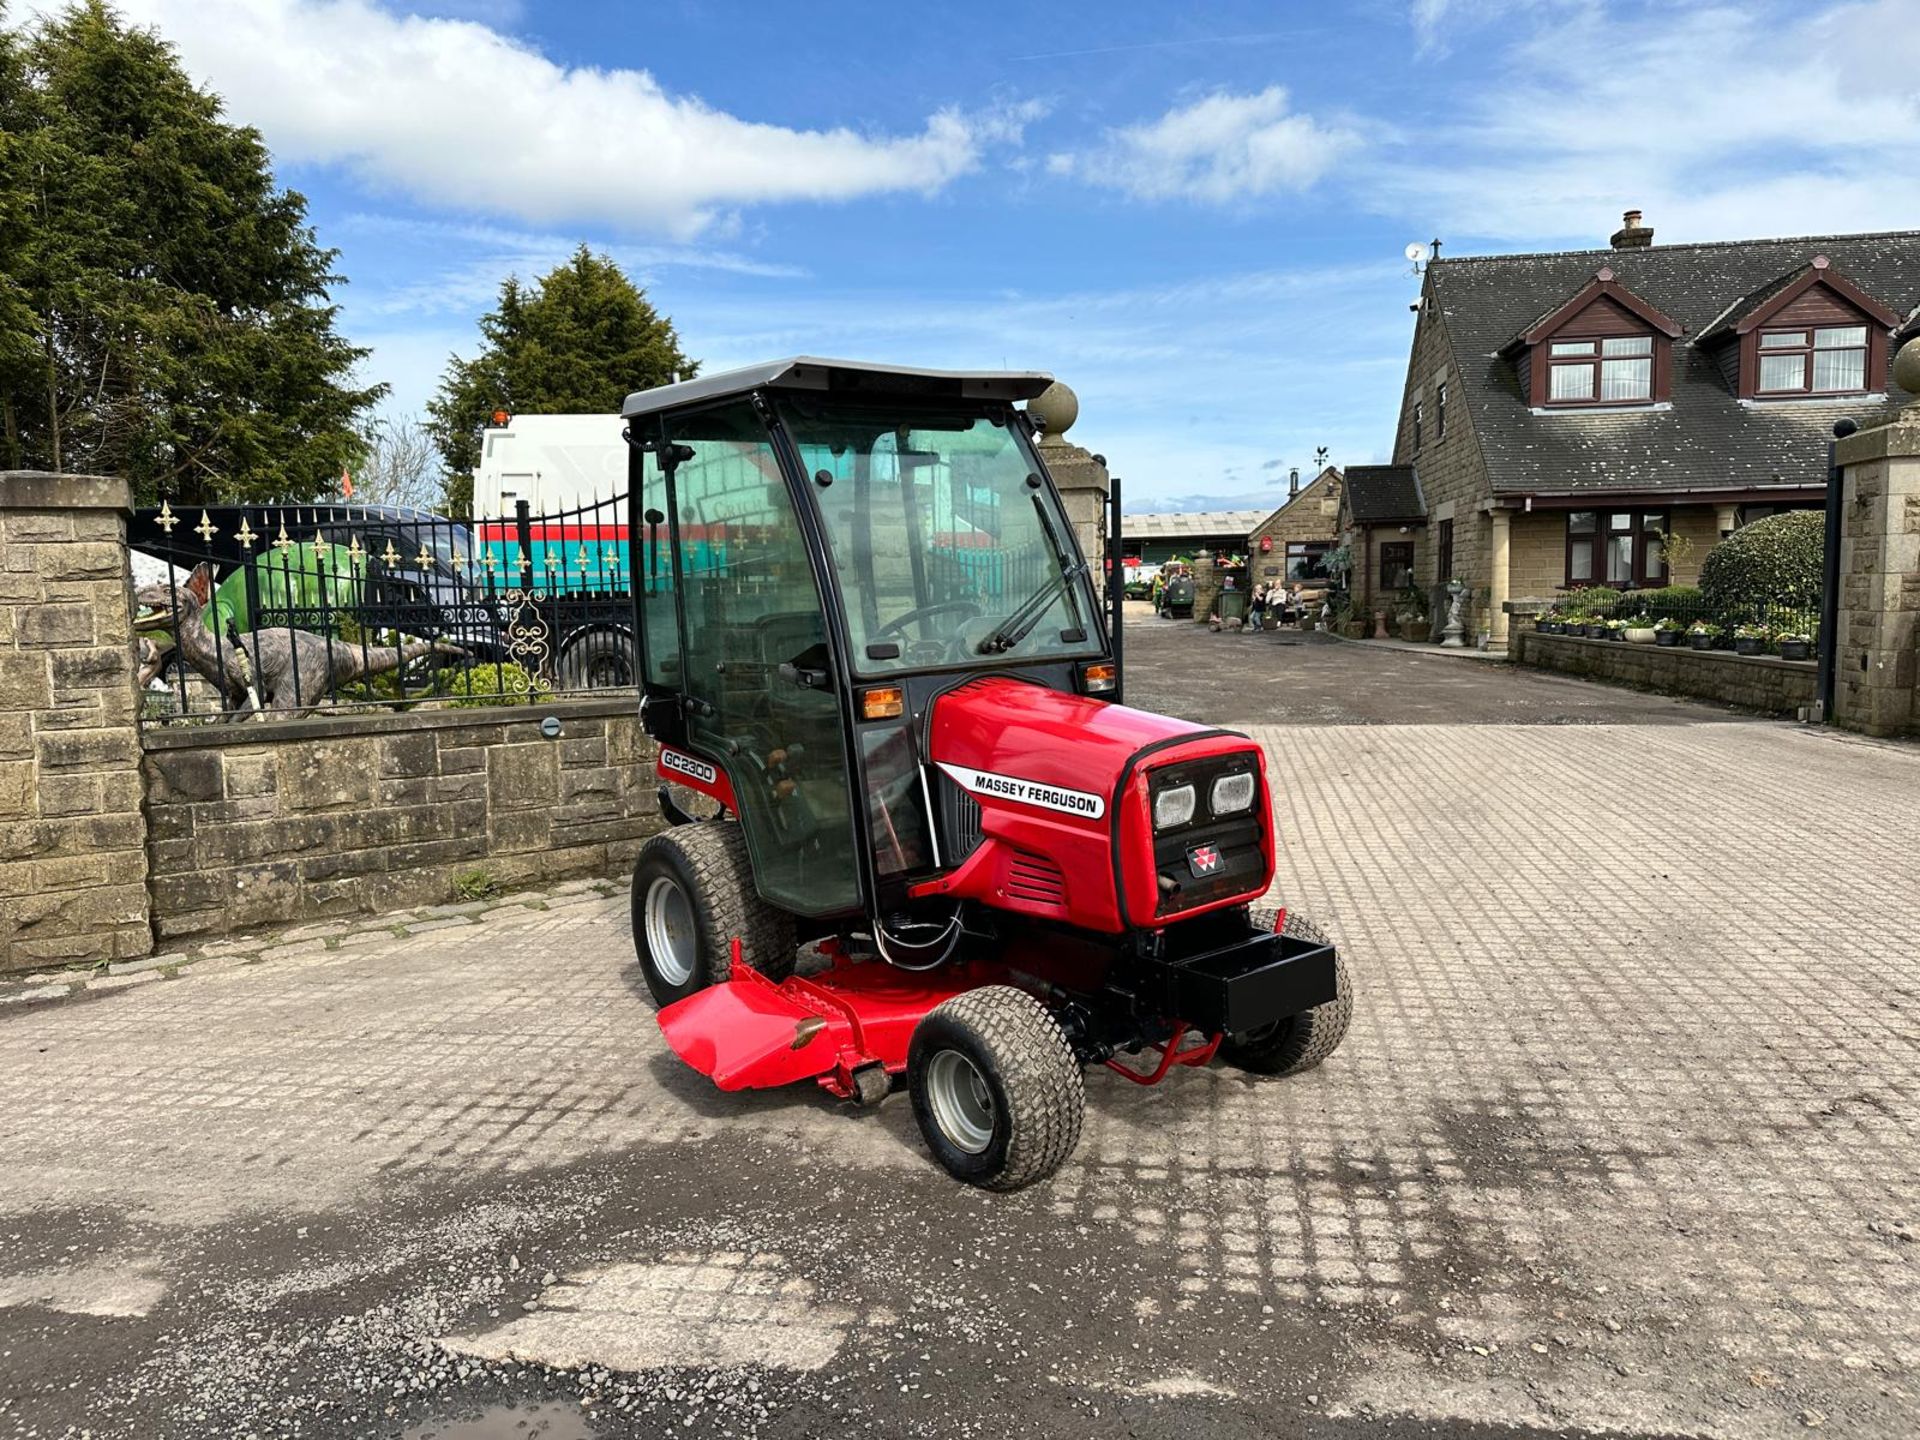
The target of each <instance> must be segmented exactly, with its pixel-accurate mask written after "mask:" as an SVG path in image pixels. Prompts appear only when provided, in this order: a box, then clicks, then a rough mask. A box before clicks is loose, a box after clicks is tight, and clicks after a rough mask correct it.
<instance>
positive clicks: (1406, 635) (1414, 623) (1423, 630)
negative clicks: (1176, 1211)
mask: <svg viewBox="0 0 1920 1440" xmlns="http://www.w3.org/2000/svg"><path fill="white" fill-rule="evenodd" d="M1431 633H1432V631H1431V627H1429V626H1428V624H1427V617H1426V616H1424V615H1402V616H1401V617H1400V638H1401V639H1402V640H1412V641H1416V642H1424V641H1425V640H1426V639H1427V638H1428V636H1429V635H1430V634H1431Z"/></svg>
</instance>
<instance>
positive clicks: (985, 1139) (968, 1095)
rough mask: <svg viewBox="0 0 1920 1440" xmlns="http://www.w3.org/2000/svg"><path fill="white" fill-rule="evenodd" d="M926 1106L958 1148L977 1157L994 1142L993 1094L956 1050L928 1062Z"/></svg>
mask: <svg viewBox="0 0 1920 1440" xmlns="http://www.w3.org/2000/svg"><path fill="white" fill-rule="evenodd" d="M927 1104H928V1106H929V1107H930V1108H931V1109H932V1110H933V1122H934V1124H936V1125H938V1126H939V1127H940V1133H941V1134H942V1135H944V1136H946V1137H947V1139H948V1140H950V1141H951V1142H953V1144H954V1146H955V1147H957V1148H958V1149H961V1150H964V1151H966V1152H967V1154H969V1155H978V1154H980V1152H981V1151H983V1150H985V1149H986V1148H987V1146H989V1145H991V1144H992V1143H993V1121H994V1108H993V1092H992V1091H991V1090H989V1089H988V1088H987V1079H986V1076H984V1075H982V1074H981V1073H980V1071H979V1069H978V1068H977V1067H976V1066H975V1065H974V1063H973V1061H971V1060H969V1059H968V1058H967V1057H966V1056H965V1055H962V1054H961V1053H960V1052H959V1051H958V1050H942V1051H941V1052H940V1053H939V1054H938V1055H935V1056H934V1057H933V1059H932V1060H931V1061H929V1062H928V1064H927Z"/></svg>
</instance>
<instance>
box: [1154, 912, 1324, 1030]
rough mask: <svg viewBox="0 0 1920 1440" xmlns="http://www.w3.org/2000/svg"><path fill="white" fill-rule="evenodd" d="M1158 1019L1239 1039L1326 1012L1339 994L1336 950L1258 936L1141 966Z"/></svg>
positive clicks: (1289, 937) (1283, 937)
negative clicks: (1162, 1015)
mask: <svg viewBox="0 0 1920 1440" xmlns="http://www.w3.org/2000/svg"><path fill="white" fill-rule="evenodd" d="M1146 979H1147V985H1146V987H1145V988H1146V989H1147V990H1148V992H1149V993H1150V994H1151V995H1153V997H1154V998H1155V999H1156V1000H1157V1002H1158V1004H1159V1006H1160V1008H1161V1009H1162V1011H1163V1013H1165V1014H1166V1015H1168V1016H1169V1017H1171V1018H1173V1019H1177V1020H1184V1021H1185V1022H1186V1023H1187V1024H1189V1025H1191V1026H1193V1027H1194V1028H1195V1029H1196V1030H1200V1031H1203V1032H1205V1033H1207V1034H1215V1033H1217V1032H1219V1031H1223V1030H1224V1031H1226V1032H1227V1033H1228V1034H1241V1033H1244V1032H1246V1031H1249V1030H1257V1029H1259V1028H1261V1027H1262V1026H1265V1025H1271V1024H1273V1023H1274V1022H1275V1021H1277V1020H1284V1019H1286V1018H1287V1017H1288V1016H1289V1015H1298V1014H1299V1013H1300V1012H1301V1011H1303V1010H1311V1009H1312V1008H1313V1007H1314V1006H1316V1005H1324V1004H1326V1003H1327V1002H1328V1001H1330V1000H1332V999H1333V998H1334V996H1335V995H1336V993H1337V983H1336V981H1335V978H1334V952H1333V946H1332V945H1330V944H1328V943H1326V942H1325V941H1320V940H1309V939H1303V938H1301V937H1299V936H1294V935H1275V934H1271V933H1267V932H1260V931H1256V932H1254V933H1252V934H1249V935H1246V936H1245V937H1244V938H1242V939H1240V940H1236V941H1233V942H1231V943H1229V944H1225V945H1219V946H1216V947H1214V948H1211V949H1205V950H1201V951H1199V952H1197V953H1195V954H1192V955H1188V956H1184V957H1181V956H1173V957H1163V958H1159V959H1150V960H1148V961H1147V962H1146Z"/></svg>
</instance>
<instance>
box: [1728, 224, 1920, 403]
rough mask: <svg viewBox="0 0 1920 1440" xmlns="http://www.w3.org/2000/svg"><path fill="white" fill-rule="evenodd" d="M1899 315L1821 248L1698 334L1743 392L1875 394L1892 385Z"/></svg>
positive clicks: (1768, 396) (1759, 395)
mask: <svg viewBox="0 0 1920 1440" xmlns="http://www.w3.org/2000/svg"><path fill="white" fill-rule="evenodd" d="M1898 324H1899V316H1898V315H1897V313H1896V312H1895V311H1894V310H1892V309H1891V308H1890V307H1888V306H1887V305H1886V304H1884V303H1883V302H1881V301H1879V300H1877V299H1875V298H1874V297H1873V296H1871V295H1869V294H1868V293H1867V292H1866V291H1864V290H1862V289H1861V288H1860V287H1859V286H1858V285H1856V284H1854V283H1853V282H1852V281H1851V280H1849V279H1847V277H1846V276H1844V275H1842V274H1840V272H1839V271H1837V270H1835V269H1834V268H1833V266H1832V265H1831V264H1830V263H1829V262H1828V260H1827V257H1826V256H1824V255H1815V256H1814V257H1813V258H1812V259H1811V260H1809V261H1808V262H1807V263H1806V264H1805V265H1802V266H1801V267H1800V268H1799V269H1798V270H1793V271H1790V272H1788V273H1787V274H1785V275H1782V276H1780V277H1779V278H1777V279H1775V280H1771V281H1769V282H1768V283H1767V284H1765V285H1763V286H1762V287H1761V288H1760V289H1759V290H1757V291H1755V292H1754V293H1753V294H1751V295H1749V296H1747V297H1746V298H1745V299H1743V300H1740V301H1736V302H1735V303H1734V304H1733V305H1730V306H1729V307H1728V308H1727V311H1726V313H1725V314H1724V315H1723V316H1722V317H1721V318H1720V319H1719V320H1717V321H1715V322H1714V323H1713V324H1712V325H1709V326H1708V327H1707V328H1706V329H1705V330H1704V331H1702V332H1701V335H1700V340H1699V344H1700V348H1701V350H1702V351H1703V353H1705V354H1707V355H1710V356H1712V357H1713V358H1714V359H1715V360H1716V362H1717V363H1718V364H1719V366H1720V369H1721V373H1722V374H1724V375H1725V376H1726V377H1727V382H1728V384H1729V385H1730V386H1733V387H1735V393H1736V394H1738V395H1739V397H1740V398H1741V399H1742V400H1748V401H1756V402H1758V401H1767V400H1793V399H1797V398H1800V397H1802V396H1827V395H1870V394H1872V393H1873V392H1874V391H1876V390H1884V389H1886V385H1887V337H1888V335H1889V334H1890V333H1891V332H1892V330H1893V329H1894V328H1895V327H1896V326H1897V325H1898Z"/></svg>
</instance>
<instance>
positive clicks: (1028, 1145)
mask: <svg viewBox="0 0 1920 1440" xmlns="http://www.w3.org/2000/svg"><path fill="white" fill-rule="evenodd" d="M943 1052H957V1053H958V1054H959V1055H960V1056H962V1057H964V1058H965V1061H966V1063H967V1065H968V1066H970V1067H971V1070H972V1072H973V1074H974V1075H975V1076H977V1078H978V1079H979V1081H981V1082H984V1088H985V1091H986V1092H987V1094H988V1096H990V1100H991V1104H990V1109H991V1116H990V1119H989V1121H988V1124H987V1129H988V1130H989V1132H990V1136H989V1138H988V1139H987V1140H986V1143H985V1144H984V1146H982V1147H981V1148H979V1149H977V1150H969V1149H967V1148H965V1146H964V1145H962V1144H960V1143H956V1141H955V1139H954V1138H953V1136H952V1135H951V1134H950V1133H949V1130H948V1129H947V1128H945V1127H943V1124H942V1121H941V1119H940V1118H939V1115H938V1113H937V1107H936V1100H935V1096H934V1094H933V1093H932V1092H933V1091H934V1088H935V1086H937V1084H938V1083H939V1082H938V1076H937V1073H936V1072H937V1070H938V1068H939V1067H940V1066H942V1065H949V1066H950V1065H951V1063H952V1062H951V1060H946V1061H943V1060H942V1059H941V1056H942V1054H943ZM907 1088H908V1090H909V1092H910V1093H911V1095H912V1097H913V1113H914V1118H915V1119H917V1120H918V1121H919V1122H920V1133H921V1134H922V1135H924V1136H925V1137H926V1141H927V1147H928V1148H929V1149H930V1150H932V1151H933V1157H934V1159H936V1160H938V1161H939V1162H940V1164H941V1165H942V1166H943V1167H944V1168H945V1169H946V1171H947V1173H948V1174H950V1175H952V1176H953V1177H954V1178H955V1179H957V1180H964V1181H966V1182H967V1183H968V1184H969V1185H978V1186H981V1187H982V1188H984V1189H987V1190H1018V1189H1021V1188H1022V1187H1023V1186H1027V1185H1031V1184H1033V1183H1034V1182H1035V1181H1037V1180H1044V1179H1045V1178H1046V1177H1047V1176H1049V1175H1051V1174H1053V1172H1054V1171H1056V1170H1058V1169H1059V1168H1060V1166H1061V1165H1062V1164H1063V1163H1064V1162H1065V1161H1066V1158H1067V1157H1068V1156H1069V1155H1071V1154H1072V1153H1073V1147H1074V1146H1075V1145H1076V1144H1078V1143H1079V1140H1080V1123H1081V1120H1082V1119H1083V1117H1084V1116H1085V1114H1086V1106H1087V1093H1086V1087H1085V1084H1084V1083H1083V1081H1082V1079H1081V1075H1080V1062H1079V1060H1078V1059H1077V1058H1075V1056H1074V1053H1073V1048H1072V1047H1071V1046H1070V1045H1068V1044H1067V1037H1066V1036H1065V1035H1064V1034H1063V1033H1062V1032H1061V1030H1060V1025H1059V1022H1057V1021H1056V1020H1055V1019H1054V1018H1053V1016H1052V1015H1051V1014H1049V1013H1048V1011H1047V1009H1046V1007H1045V1006H1044V1005H1042V1004H1041V1003H1040V1002H1039V1001H1038V1000H1036V999H1034V998H1033V997H1032V996H1031V995H1029V994H1027V993H1026V991H1024V990H1016V989H1014V988H1013V987H1012V986H1010V985H987V986H983V987H981V988H980V989H978V990H969V991H967V992H966V993H965V994H962V995H956V996H954V997H953V998H952V999H951V1000H947V1001H945V1002H943V1003H942V1004H940V1005H939V1006H936V1007H935V1008H934V1010H933V1011H932V1013H930V1014H929V1015H928V1016H927V1018H926V1019H924V1020H922V1021H921V1022H920V1024H919V1026H918V1027H917V1028H915V1030H914V1032H913V1041H912V1044H911V1045H910V1046H909V1047H908V1051H907Z"/></svg>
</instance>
